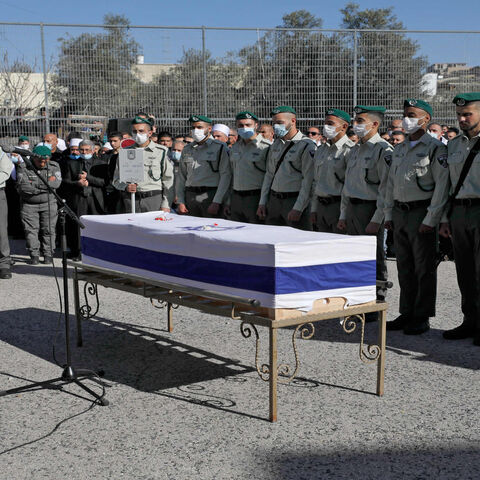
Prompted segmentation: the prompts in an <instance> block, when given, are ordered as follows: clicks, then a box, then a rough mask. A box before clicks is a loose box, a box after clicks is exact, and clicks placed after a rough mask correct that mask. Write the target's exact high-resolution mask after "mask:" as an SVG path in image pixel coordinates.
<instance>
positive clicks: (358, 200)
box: [349, 197, 377, 205]
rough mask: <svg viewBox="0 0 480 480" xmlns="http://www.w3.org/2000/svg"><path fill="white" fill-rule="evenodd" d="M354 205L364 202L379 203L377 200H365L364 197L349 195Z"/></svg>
mask: <svg viewBox="0 0 480 480" xmlns="http://www.w3.org/2000/svg"><path fill="white" fill-rule="evenodd" d="M349 198H350V203H351V204H352V205H363V204H364V203H377V201H376V200H364V199H363V198H354V197H349Z"/></svg>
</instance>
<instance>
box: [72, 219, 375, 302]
mask: <svg viewBox="0 0 480 480" xmlns="http://www.w3.org/2000/svg"><path fill="white" fill-rule="evenodd" d="M82 221H83V223H84V224H85V227H86V228H85V229H83V230H82V231H81V234H82V261H83V263H85V264H87V265H93V266H99V267H103V268H109V269H112V270H116V271H120V272H124V273H130V274H135V275H140V276H142V277H144V278H145V279H152V280H157V281H161V282H172V283H176V284H181V285H185V286H190V287H198V288H202V289H207V290H211V291H215V292H219V293H223V294H227V295H235V296H240V297H243V298H246V299H256V300H258V301H259V302H260V303H261V305H262V306H264V307H269V308H295V309H299V310H303V311H308V310H310V309H311V307H312V304H313V302H314V301H315V300H317V299H321V298H327V297H344V298H346V300H347V305H356V304H360V303H365V302H369V301H372V300H375V295H376V288H375V283H376V261H375V252H376V238H375V236H348V235H337V234H330V233H319V232H305V231H302V230H297V229H294V228H290V227H276V226H270V225H253V224H248V223H240V222H232V221H228V220H222V219H210V218H199V217H189V216H180V215H175V214H173V213H172V214H168V213H164V212H148V213H140V214H136V215H132V214H124V215H86V216H83V217H82Z"/></svg>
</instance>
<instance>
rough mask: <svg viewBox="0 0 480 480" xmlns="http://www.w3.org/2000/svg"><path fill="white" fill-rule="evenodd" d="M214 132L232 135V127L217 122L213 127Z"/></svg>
mask: <svg viewBox="0 0 480 480" xmlns="http://www.w3.org/2000/svg"><path fill="white" fill-rule="evenodd" d="M212 132H222V133H223V134H225V135H226V136H227V137H228V135H230V129H229V128H228V127H227V126H226V125H224V124H223V123H216V124H215V125H214V126H213V127H212Z"/></svg>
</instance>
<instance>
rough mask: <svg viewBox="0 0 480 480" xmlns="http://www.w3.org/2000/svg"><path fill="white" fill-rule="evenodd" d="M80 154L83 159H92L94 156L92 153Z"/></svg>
mask: <svg viewBox="0 0 480 480" xmlns="http://www.w3.org/2000/svg"><path fill="white" fill-rule="evenodd" d="M80 156H81V157H82V158H83V160H90V159H91V158H92V157H93V154H92V153H81V154H80Z"/></svg>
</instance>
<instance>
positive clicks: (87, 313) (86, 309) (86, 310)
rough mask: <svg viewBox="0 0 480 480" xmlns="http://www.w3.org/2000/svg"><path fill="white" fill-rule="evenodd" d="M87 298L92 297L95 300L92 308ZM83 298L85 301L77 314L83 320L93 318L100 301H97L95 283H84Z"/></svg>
mask: <svg viewBox="0 0 480 480" xmlns="http://www.w3.org/2000/svg"><path fill="white" fill-rule="evenodd" d="M89 297H93V298H94V299H95V305H94V307H92V305H90V303H89V301H88V298H89ZM83 298H84V299H85V305H82V306H81V307H80V308H79V309H78V313H79V314H80V316H81V317H82V318H83V319H85V320H88V319H89V318H92V317H94V316H95V315H96V314H97V313H98V309H99V308H100V301H99V299H98V286H97V285H96V284H95V283H89V282H87V283H85V285H84V287H83Z"/></svg>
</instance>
